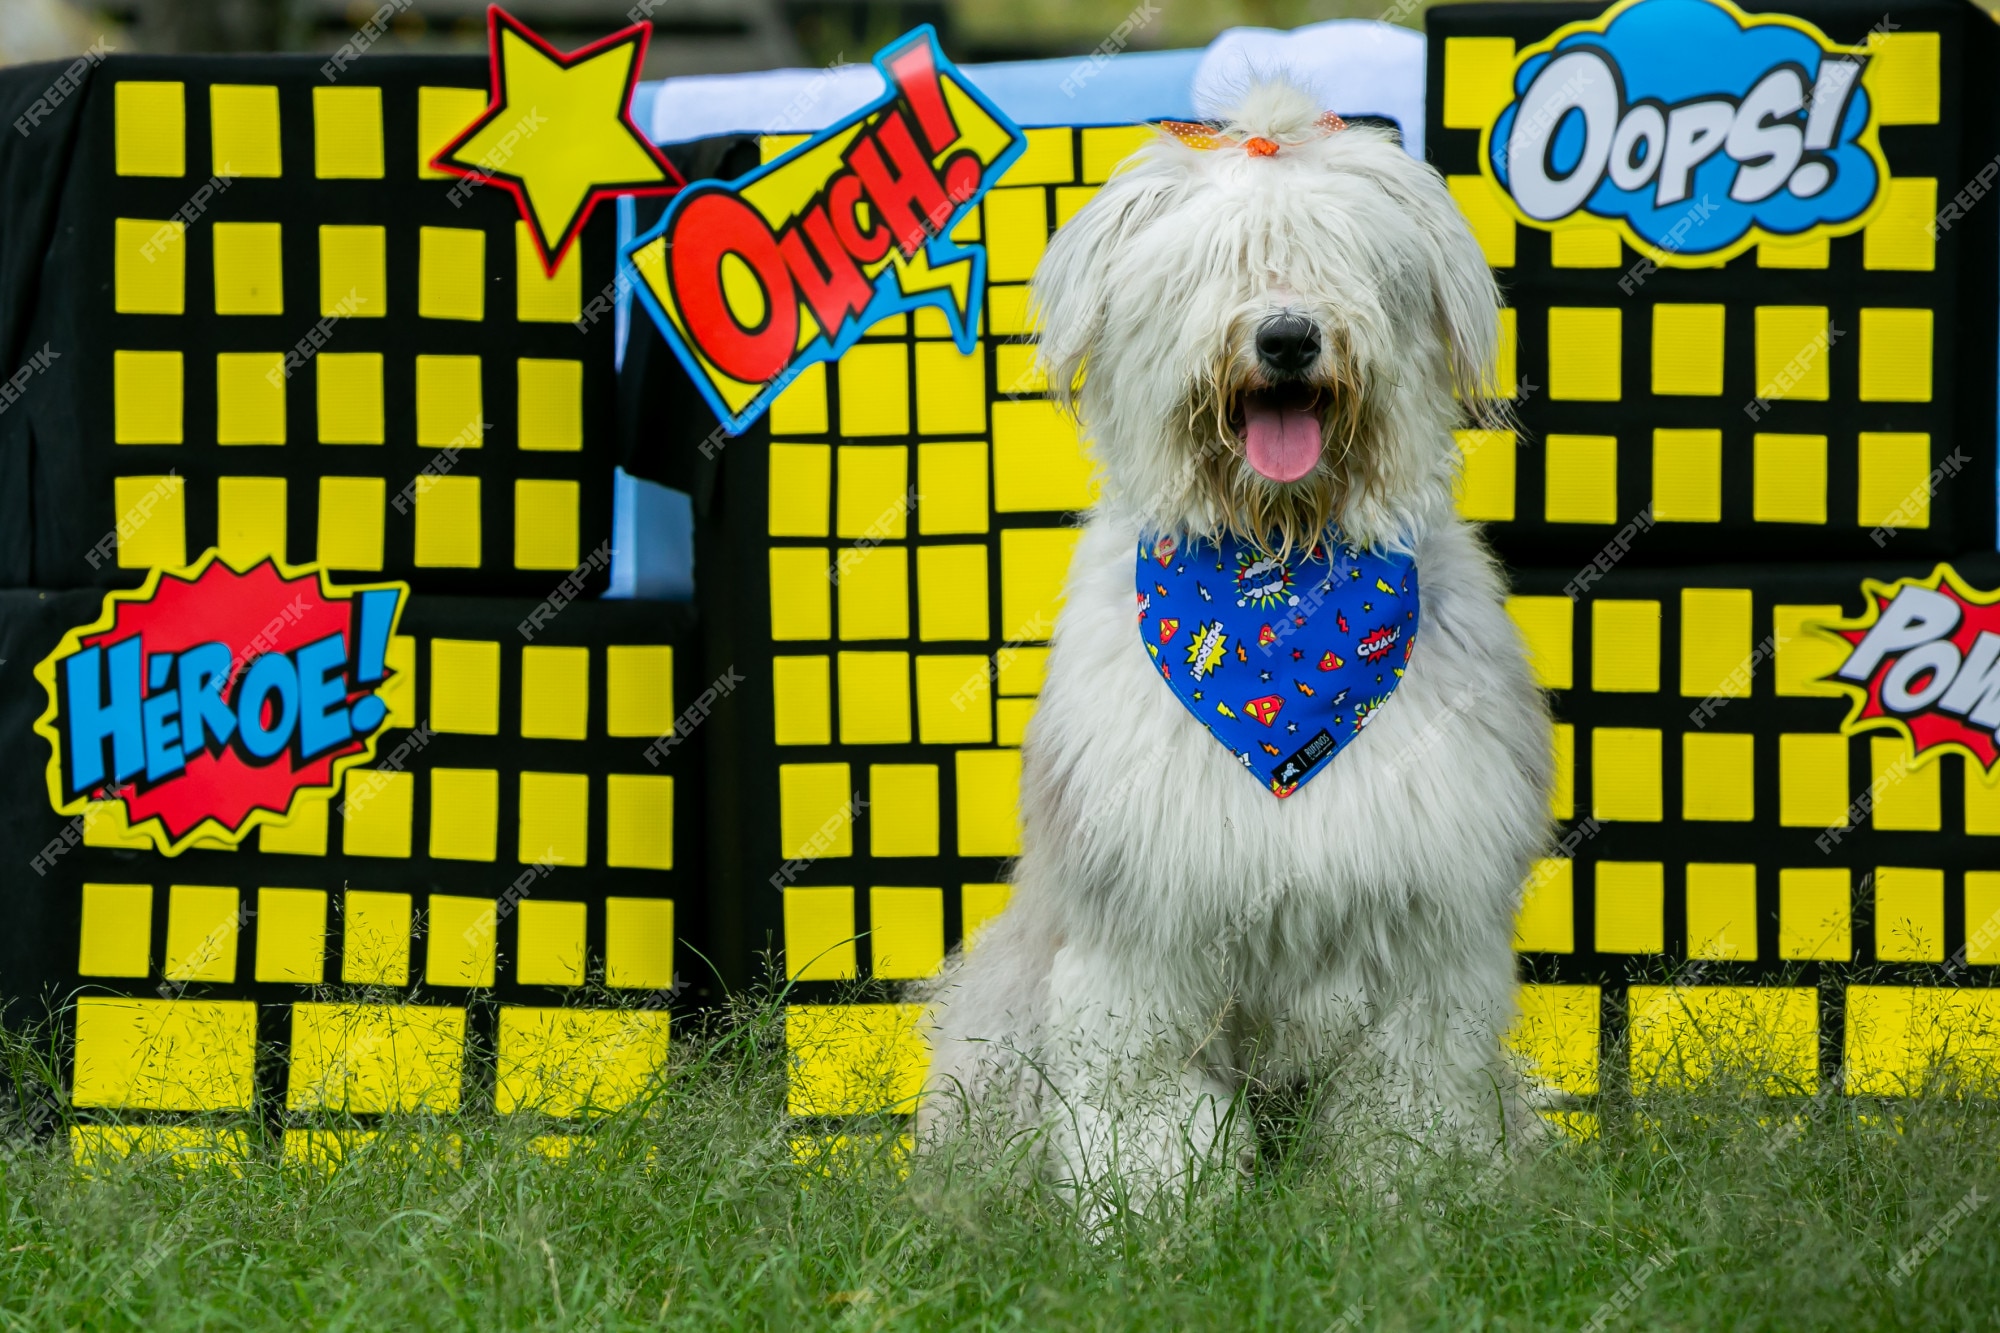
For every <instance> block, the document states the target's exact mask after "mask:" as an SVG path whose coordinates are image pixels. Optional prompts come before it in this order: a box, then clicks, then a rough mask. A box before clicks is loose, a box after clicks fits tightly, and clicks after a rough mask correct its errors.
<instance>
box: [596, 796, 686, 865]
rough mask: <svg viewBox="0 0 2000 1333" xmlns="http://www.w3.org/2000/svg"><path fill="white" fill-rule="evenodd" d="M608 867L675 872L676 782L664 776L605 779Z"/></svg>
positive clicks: (605, 860)
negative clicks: (673, 870)
mask: <svg viewBox="0 0 2000 1333" xmlns="http://www.w3.org/2000/svg"><path fill="white" fill-rule="evenodd" d="M604 864H606V865H608V866H627V867H630V868H633V869H637V870H672V869H673V868H674V780H673V779H672V778H671V777H669V776H667V775H665V774H660V773H612V774H610V775H608V776H607V777H606V778H605V779H604Z"/></svg>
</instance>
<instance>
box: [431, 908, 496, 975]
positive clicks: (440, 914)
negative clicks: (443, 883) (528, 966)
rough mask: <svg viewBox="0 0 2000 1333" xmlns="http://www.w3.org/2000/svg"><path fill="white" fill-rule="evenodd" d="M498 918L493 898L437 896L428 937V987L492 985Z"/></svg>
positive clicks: (432, 910)
mask: <svg viewBox="0 0 2000 1333" xmlns="http://www.w3.org/2000/svg"><path fill="white" fill-rule="evenodd" d="M498 915H499V914H498V910H497V904H496V903H495V902H494V900H493V899H491V898H461V897H458V896H456V895H453V894H447V893H433V894H432V895H431V900H430V922H429V929H428V930H427V931H426V932H425V936H424V984H426V985H429V986H482V987H489V986H491V985H492V984H493V971H494V967H493V964H494V956H495V954H496V953H497V952H498V950H497V949H496V947H495V945H496V937H497V936H498V935H499V933H500V924H499V919H498Z"/></svg>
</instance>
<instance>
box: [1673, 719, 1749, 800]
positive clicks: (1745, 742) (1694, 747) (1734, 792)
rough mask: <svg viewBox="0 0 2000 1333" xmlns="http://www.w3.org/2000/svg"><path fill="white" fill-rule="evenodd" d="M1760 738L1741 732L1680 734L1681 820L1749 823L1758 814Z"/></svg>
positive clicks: (1690, 732) (1691, 732) (1692, 732)
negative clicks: (1757, 749) (1757, 756)
mask: <svg viewBox="0 0 2000 1333" xmlns="http://www.w3.org/2000/svg"><path fill="white" fill-rule="evenodd" d="M1756 748H1757V738H1756V737H1755V736H1752V735H1750V734H1748V733H1742V732H1720V731H1689V732H1683V733H1682V734H1681V818H1682V819H1691V820H1692V819H1719V820H1737V821H1748V820H1751V819H1754V818H1755V817H1756V814H1757V804H1756V781H1755V779H1756V774H1757V763H1756Z"/></svg>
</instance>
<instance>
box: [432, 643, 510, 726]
mask: <svg viewBox="0 0 2000 1333" xmlns="http://www.w3.org/2000/svg"><path fill="white" fill-rule="evenodd" d="M429 724H430V726H431V727H432V729H434V730H436V731H446V732H458V733H461V734H464V735H471V736H497V735H498V734H499V733H500V645H499V644H498V643H495V642H494V641H492V640H490V639H432V640H431V710H430V718H429Z"/></svg>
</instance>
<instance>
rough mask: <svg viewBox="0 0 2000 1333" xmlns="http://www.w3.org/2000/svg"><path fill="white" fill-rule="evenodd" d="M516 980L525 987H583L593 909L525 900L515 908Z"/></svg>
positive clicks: (560, 903) (576, 904) (580, 905)
mask: <svg viewBox="0 0 2000 1333" xmlns="http://www.w3.org/2000/svg"><path fill="white" fill-rule="evenodd" d="M514 920H515V922H516V923H518V924H517V925H516V927H515V930H516V934H515V941H514V980H515V981H517V982H519V983H520V984H521V985H523V986H581V985H582V984H583V982H584V952H585V949H584V941H585V938H586V935H587V933H588V930H589V926H590V909H589V907H588V906H586V905H585V904H583V903H562V902H547V901H537V900H536V899H533V898H527V899H523V900H522V901H521V902H520V904H519V905H517V906H516V907H515V908H514Z"/></svg>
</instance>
